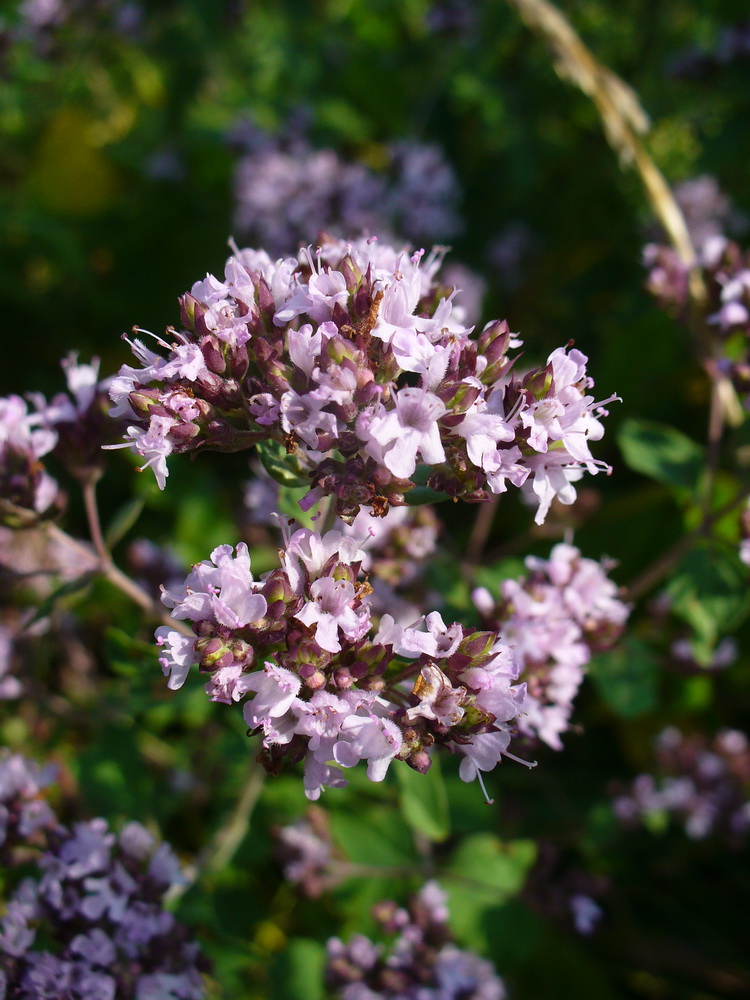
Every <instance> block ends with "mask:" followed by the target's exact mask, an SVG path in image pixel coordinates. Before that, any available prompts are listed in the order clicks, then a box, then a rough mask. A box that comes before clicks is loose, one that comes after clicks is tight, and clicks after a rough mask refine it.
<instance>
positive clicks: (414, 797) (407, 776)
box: [394, 757, 450, 841]
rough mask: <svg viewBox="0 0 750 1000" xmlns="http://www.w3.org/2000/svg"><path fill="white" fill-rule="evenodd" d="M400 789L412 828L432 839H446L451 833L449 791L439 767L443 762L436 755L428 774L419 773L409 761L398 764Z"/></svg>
mask: <svg viewBox="0 0 750 1000" xmlns="http://www.w3.org/2000/svg"><path fill="white" fill-rule="evenodd" d="M394 770H395V772H396V777H397V778H398V783H399V787H400V790H401V794H400V802H401V812H402V813H403V816H404V819H405V820H406V822H407V823H408V824H409V826H410V827H411V828H412V830H414V831H416V832H419V833H422V834H424V835H425V836H426V837H428V838H429V839H430V840H435V841H441V840H445V839H446V838H447V837H448V835H449V834H450V817H449V815H448V794H447V792H446V789H445V782H444V781H443V775H442V772H441V770H440V761H439V760H438V759H437V757H433V760H432V767H431V768H430V770H429V771H428V772H427V774H419V773H418V772H417V771H414V770H412V768H410V767H408V766H407V765H406V764H400V765H398V766H396V767H395V769H394Z"/></svg>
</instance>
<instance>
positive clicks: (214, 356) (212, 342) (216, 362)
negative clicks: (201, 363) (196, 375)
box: [201, 334, 227, 375]
mask: <svg viewBox="0 0 750 1000" xmlns="http://www.w3.org/2000/svg"><path fill="white" fill-rule="evenodd" d="M201 351H202V352H203V358H204V360H205V362H206V367H207V368H208V369H209V371H212V372H214V373H215V374H216V375H223V374H224V372H225V370H226V367H227V363H226V361H225V360H224V355H223V353H222V350H221V347H220V345H219V339H218V337H215V336H213V335H211V334H209V336H208V337H204V338H203V340H202V342H201Z"/></svg>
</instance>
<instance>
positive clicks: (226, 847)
mask: <svg viewBox="0 0 750 1000" xmlns="http://www.w3.org/2000/svg"><path fill="white" fill-rule="evenodd" d="M264 780H265V771H264V770H263V768H262V767H261V766H260V765H259V764H258V763H257V762H256V761H255V760H254V759H252V760H251V761H250V764H249V766H248V768H247V771H246V773H245V779H244V783H243V788H242V793H241V795H240V797H239V798H238V799H237V801H236V802H235V804H234V808H233V809H232V811H231V812H230V813H229V815H228V816H227V818H226V820H225V821H224V823H222V825H221V826H220V827H219V829H218V830H217V831H216V833H215V834H214V836H213V838H212V839H211V841H210V843H209V844H208V846H207V847H206V848H205V849H204V850H203V851H201V853H200V854H199V855H198V857H197V859H196V861H195V863H194V864H193V865H189V866H188V868H187V871H186V876H187V883H186V884H185V885H181V886H175V887H174V888H173V889H172V891H170V892H169V893H168V900H169V902H170V903H173V902H175V901H176V900H177V899H179V898H180V897H181V896H183V895H184V894H185V893H186V892H187V890H188V889H189V888H190V886H191V885H193V884H194V883H196V882H199V881H201V880H202V879H203V878H205V877H206V876H210V875H215V874H216V873H217V872H220V871H221V870H222V869H223V868H225V867H226V866H227V865H228V864H229V862H230V861H231V860H232V858H233V857H234V856H235V854H236V853H237V851H238V849H239V847H240V845H241V844H242V841H243V840H244V839H245V837H246V836H247V832H248V830H249V829H250V819H251V817H252V814H253V810H254V809H255V806H256V803H257V801H258V798H259V797H260V793H261V790H262V788H263V782H264Z"/></svg>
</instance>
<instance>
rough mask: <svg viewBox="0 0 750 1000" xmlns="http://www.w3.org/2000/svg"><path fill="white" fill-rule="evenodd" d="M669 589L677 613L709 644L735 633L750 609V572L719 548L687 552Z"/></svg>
mask: <svg viewBox="0 0 750 1000" xmlns="http://www.w3.org/2000/svg"><path fill="white" fill-rule="evenodd" d="M666 589H667V593H668V594H669V596H670V597H671V599H672V610H673V611H674V613H675V614H676V615H678V616H679V617H680V618H682V619H683V620H684V621H686V622H687V623H688V624H689V625H691V626H692V627H693V628H694V629H695V631H696V633H697V635H698V638H699V639H701V640H703V641H704V642H706V643H711V644H713V643H715V642H716V640H717V639H718V638H719V636H720V635H721V634H722V633H725V632H729V631H731V630H732V629H735V628H736V627H737V625H739V623H740V622H741V621H742V620H743V619H744V618H745V617H746V615H747V613H748V610H749V609H750V593H749V592H748V587H747V570H746V569H745V567H744V566H743V564H742V563H741V562H740V560H739V557H738V556H737V554H736V553H735V552H733V551H729V550H727V549H723V548H718V547H717V546H711V545H698V546H696V547H695V548H693V549H691V550H690V551H689V552H687V553H686V554H685V555H684V556H683V557H682V559H681V560H680V562H679V564H678V566H677V570H676V572H675V573H674V575H673V577H672V579H671V580H670V582H669V583H668V585H667V588H666Z"/></svg>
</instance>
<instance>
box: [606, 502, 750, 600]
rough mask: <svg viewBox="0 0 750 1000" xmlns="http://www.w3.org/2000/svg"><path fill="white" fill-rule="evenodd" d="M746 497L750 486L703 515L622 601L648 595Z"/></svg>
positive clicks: (636, 582)
mask: <svg viewBox="0 0 750 1000" xmlns="http://www.w3.org/2000/svg"><path fill="white" fill-rule="evenodd" d="M748 496H750V486H746V487H745V488H744V489H742V490H740V492H739V493H738V494H737V496H736V497H734V498H733V499H732V500H729V501H728V502H727V503H725V504H724V506H723V507H719V509H718V510H715V511H714V512H713V513H710V514H705V515H704V517H703V519H702V521H701V523H700V525H699V526H698V527H697V528H696V529H695V530H694V531H691V532H690V534H689V535H685V536H684V537H683V538H680V539H679V540H678V541H676V542H675V543H674V545H673V546H672V547H671V548H669V549H667V551H666V552H664V553H662V555H660V556H659V558H658V559H656V560H655V561H654V562H653V563H651V565H650V566H648V567H647V568H646V569H645V570H644V571H643V572H642V573H640V574H639V575H638V576H637V577H636V578H635V580H633V582H632V583H631V584H630V586H628V587H626V588H625V593H624V595H623V600H626V601H636V600H638V599H639V598H640V597H642V596H643V595H644V594H646V593H648V591H649V590H651V589H652V587H655V586H656V584H657V583H659V581H660V580H661V579H663V577H665V576H666V575H667V573H668V572H669V571H670V570H671V569H672V567H673V566H674V565H675V564H676V563H677V562H678V561H679V559H680V557H681V556H682V555H683V554H684V553H685V552H687V551H688V550H689V549H690V547H691V545H692V544H693V543H694V542H695V541H696V540H697V539H698V538H702V537H704V536H706V535H707V534H708V533H709V531H710V529H711V528H712V527H713V525H714V524H716V522H717V521H720V520H721V519H722V518H723V517H726V515H727V514H731V512H732V511H733V510H734V509H735V508H736V507H739V505H740V504H741V503H742V502H743V501H744V500H746V499H747V497H748Z"/></svg>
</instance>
